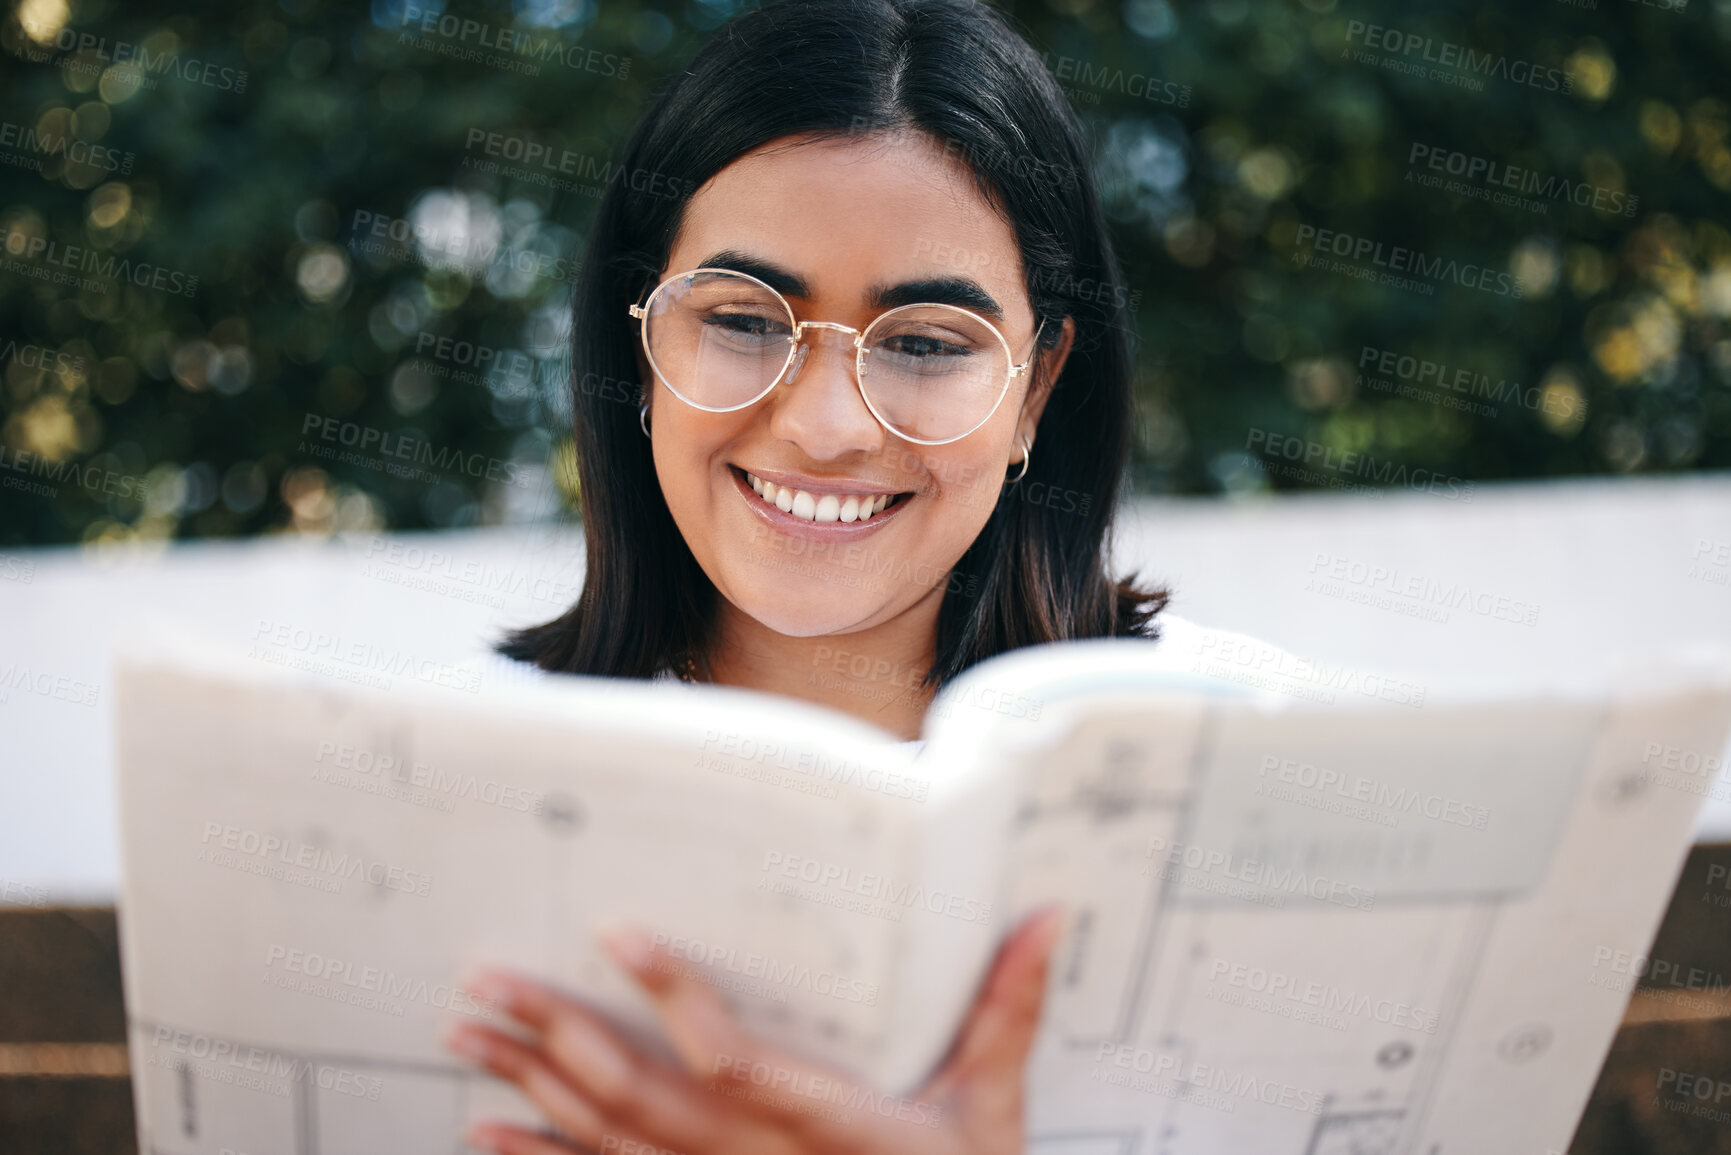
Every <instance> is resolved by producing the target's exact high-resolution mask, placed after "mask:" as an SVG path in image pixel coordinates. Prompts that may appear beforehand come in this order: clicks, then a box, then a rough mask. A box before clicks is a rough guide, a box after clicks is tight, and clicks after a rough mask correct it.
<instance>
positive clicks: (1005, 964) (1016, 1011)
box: [925, 906, 1065, 1112]
mask: <svg viewBox="0 0 1731 1155" xmlns="http://www.w3.org/2000/svg"><path fill="white" fill-rule="evenodd" d="M1064 922H1065V919H1064V912H1063V910H1061V909H1060V908H1058V907H1055V906H1054V907H1047V908H1046V909H1044V910H1041V911H1039V912H1038V913H1036V914H1035V915H1033V916H1032V917H1030V918H1029V919H1028V920H1027V921H1026V922H1024V923H1023V924H1022V925H1021V926H1020V927H1018V928H1017V929H1016V930H1015V932H1014V933H1013V934H1011V935H1010V937H1009V938H1008V939H1006V940H1005V941H1004V945H1003V946H1002V947H1000V948H999V949H998V956H997V958H996V959H994V960H993V962H992V969H991V970H990V971H989V972H988V973H987V975H986V981H985V983H984V985H983V986H982V987H981V990H980V995H979V997H978V998H977V999H975V1000H974V1005H973V1008H972V1009H971V1010H970V1011H969V1012H968V1017H967V1018H966V1019H965V1020H964V1021H963V1023H962V1028H961V1030H960V1031H959V1032H958V1033H957V1035H956V1044H955V1046H954V1048H952V1050H951V1052H950V1058H949V1060H948V1061H947V1062H946V1063H945V1064H944V1066H943V1069H942V1070H940V1071H939V1072H938V1073H937V1075H935V1076H934V1077H933V1078H932V1080H931V1082H930V1083H929V1084H928V1085H927V1087H926V1092H925V1093H926V1094H927V1095H928V1096H930V1097H932V1098H938V1097H941V1096H945V1095H949V1094H953V1093H954V1092H955V1091H956V1090H957V1089H958V1085H959V1084H962V1083H968V1082H978V1081H980V1080H981V1076H982V1075H986V1074H991V1075H993V1076H998V1077H995V1078H993V1079H990V1080H987V1082H989V1083H990V1084H991V1085H992V1087H993V1089H994V1090H998V1089H1002V1090H1006V1091H1013V1093H1014V1097H1015V1103H1014V1107H1015V1109H1016V1110H1017V1111H1018V1112H1019V1111H1020V1109H1021V1090H1022V1066H1023V1064H1024V1063H1025V1062H1026V1061H1027V1058H1028V1049H1029V1048H1030V1047H1031V1046H1033V1042H1034V1032H1035V1030H1037V1029H1038V1027H1039V1025H1040V1006H1041V1004H1042V1003H1043V1002H1044V1001H1045V997H1046V973H1047V971H1048V970H1049V969H1050V966H1051V960H1052V951H1053V948H1054V947H1055V946H1056V945H1057V943H1058V940H1059V938H1060V937H1061V936H1062V934H1063V931H1064ZM1003 1076H1009V1077H1008V1078H1005V1077H1003ZM976 1089H977V1090H985V1087H983V1086H982V1087H980V1088H976ZM994 1097H995V1096H994Z"/></svg>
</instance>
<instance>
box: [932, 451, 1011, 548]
mask: <svg viewBox="0 0 1731 1155" xmlns="http://www.w3.org/2000/svg"><path fill="white" fill-rule="evenodd" d="M927 470H928V472H929V473H930V475H931V477H932V480H933V482H934V485H933V489H932V492H931V495H930V496H931V499H932V500H931V505H930V509H931V519H932V522H933V526H932V528H933V529H934V531H935V536H938V537H940V538H941V539H942V540H944V541H946V542H960V544H961V546H962V548H964V549H965V548H966V547H967V546H968V545H970V544H972V542H973V539H974V538H975V537H977V536H979V532H980V530H981V528H983V527H984V526H985V524H986V521H987V519H988V518H990V517H991V515H992V508H993V506H995V505H997V503H998V498H999V497H1000V496H1001V494H1002V491H1003V477H1002V476H1001V475H1000V471H999V469H998V467H997V459H996V458H995V457H992V456H987V455H983V454H979V453H972V454H967V455H962V454H948V455H945V456H944V457H942V458H935V459H929V460H928V462H927Z"/></svg>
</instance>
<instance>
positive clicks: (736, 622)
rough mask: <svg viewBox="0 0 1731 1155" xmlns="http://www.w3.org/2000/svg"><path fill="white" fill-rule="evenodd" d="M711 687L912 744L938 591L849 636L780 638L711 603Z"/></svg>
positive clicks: (926, 699)
mask: <svg viewBox="0 0 1731 1155" xmlns="http://www.w3.org/2000/svg"><path fill="white" fill-rule="evenodd" d="M718 601H719V606H720V613H719V615H718V618H717V622H716V625H717V629H716V640H715V644H714V646H712V647H711V649H710V651H709V653H708V654H707V655H706V657H707V662H708V673H709V678H710V680H711V681H713V682H715V683H717V684H719V685H724V686H739V687H742V688H744V689H749V690H762V691H764V692H766V693H771V694H781V695H784V696H786V697H789V698H798V699H800V700H801V701H805V702H812V703H814V704H816V705H819V706H828V707H829V708H830V709H833V710H839V711H841V712H842V713H844V714H849V715H851V716H853V717H855V718H860V719H862V720H864V721H867V722H870V723H871V724H872V725H874V726H879V727H882V728H883V729H885V730H888V731H889V732H890V733H892V734H895V735H897V736H898V737H900V738H903V739H911V738H918V737H919V736H920V721H921V719H922V718H924V716H925V712H926V707H927V706H929V705H931V700H932V691H931V689H930V688H929V687H927V686H925V685H923V684H922V681H923V679H924V678H925V674H926V671H927V670H928V669H930V668H931V665H932V662H933V661H934V660H935V659H936V657H937V626H938V610H939V608H940V607H941V605H942V604H943V599H942V590H941V589H938V590H933V591H932V592H931V594H930V595H928V596H926V597H924V598H922V599H921V600H920V601H919V602H918V603H916V604H915V605H913V606H911V607H909V608H908V609H907V610H906V611H904V612H902V613H900V614H897V615H896V616H895V617H894V618H891V619H890V620H889V621H887V622H884V623H882V624H881V625H877V626H872V627H869V628H867V629H863V630H857V631H855V632H853V633H849V634H826V635H824V636H822V637H811V638H797V637H790V636H788V635H787V634H780V633H777V632H776V631H774V630H772V629H770V628H769V627H768V626H766V625H764V624H763V623H762V622H760V621H758V620H757V619H755V618H753V617H750V616H748V615H746V614H743V613H741V612H740V611H739V610H738V609H737V608H735V607H734V605H733V604H732V603H731V602H729V601H728V600H727V599H726V598H720V599H718Z"/></svg>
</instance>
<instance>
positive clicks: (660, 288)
mask: <svg viewBox="0 0 1731 1155" xmlns="http://www.w3.org/2000/svg"><path fill="white" fill-rule="evenodd" d="M700 273H725V274H726V275H728V276H730V277H739V278H741V279H743V280H746V281H749V282H751V283H752V284H754V285H756V286H758V287H759V288H761V289H763V291H764V292H766V293H768V294H770V295H771V296H772V297H774V298H775V299H776V300H777V301H779V302H781V307H782V308H783V309H784V310H786V312H787V319H788V323H789V324H790V326H791V327H792V330H793V336H792V338H791V339H790V340H789V341H788V343H787V356H786V358H785V359H783V361H782V363H781V367H780V368H779V369H777V370H776V371H775V376H774V377H773V378H771V379H770V382H769V384H768V385H766V386H765V387H764V388H763V391H762V392H760V393H758V394H757V396H755V397H752V398H751V399H750V400H748V401H741V402H740V403H739V404H737V405H704V404H702V403H701V402H698V401H693V400H692V399H691V398H689V397H687V396H685V394H683V393H681V392H680V391H679V390H678V389H677V388H676V387H675V386H674V384H673V382H671V381H669V380H668V379H667V375H666V374H665V373H663V372H662V371H661V366H659V365H657V364H656V363H655V353H654V352H653V351H652V350H651V349H650V347H649V324H648V322H649V315H650V312H651V310H652V309H654V307H655V301H656V298H657V297H659V296H661V294H662V293H664V292H666V291H667V289H668V288H669V286H671V285H673V283H674V282H676V281H680V280H683V279H685V278H687V277H695V276H697V275H698V274H700ZM934 308H937V309H953V310H955V311H956V312H958V313H962V314H965V315H966V316H968V317H970V318H971V319H973V320H974V321H977V322H978V323H980V324H981V325H984V326H985V327H986V328H987V329H988V330H990V331H991V334H992V336H994V337H996V338H997V339H998V344H999V345H1000V346H1002V347H1003V350H1004V362H1005V364H1007V365H1008V366H1009V371H1008V372H1006V373H1005V374H1004V384H1003V387H1002V388H1001V389H999V390H998V396H997V400H995V401H993V402H992V407H991V408H990V409H988V410H987V411H986V413H985V415H984V416H982V417H981V418H980V419H979V420H978V421H976V422H974V424H973V425H971V426H969V427H968V428H967V429H966V430H964V431H963V432H961V433H958V434H956V435H955V436H953V437H943V438H938V439H935V440H933V439H930V438H923V437H910V436H908V435H907V434H906V433H903V432H902V431H901V430H899V429H897V428H896V427H895V426H893V425H891V424H890V423H889V421H888V420H887V419H886V418H885V417H884V415H883V414H882V413H880V412H879V411H878V408H877V406H876V405H874V404H873V403H872V399H871V395H870V394H869V393H867V392H866V389H865V382H864V381H863V379H862V378H863V375H864V369H865V359H866V353H867V352H868V350H867V348H866V346H867V339H868V338H869V337H870V336H871V333H872V331H873V330H874V329H876V328H877V327H878V326H879V325H880V324H882V323H883V322H884V320H885V319H886V318H890V317H895V316H897V315H898V314H904V313H906V312H908V311H910V310H914V309H934ZM627 312H628V313H629V314H630V315H631V316H632V317H635V318H636V319H637V320H638V321H639V322H640V324H639V326H638V337H639V340H640V341H641V342H642V344H643V355H644V356H645V357H646V358H648V360H649V367H650V368H651V369H653V370H654V371H655V376H656V377H657V378H658V379H659V380H660V381H661V383H662V384H663V385H665V386H666V387H667V391H668V392H669V393H672V394H673V395H674V396H675V397H677V398H679V399H680V400H681V401H683V402H685V404H687V405H689V406H691V407H692V408H693V409H701V410H703V411H704V412H705V413H736V412H738V411H739V410H741V409H747V408H749V407H751V406H753V405H756V404H757V403H758V402H759V401H762V400H763V399H764V398H765V397H767V396H769V395H770V394H771V393H773V392H774V391H775V387H776V386H777V385H780V384H781V383H782V380H783V379H784V378H785V377H786V376H787V370H788V366H790V365H792V364H793V359H794V357H795V356H796V355H797V354H798V353H799V351H800V347H801V345H802V344H803V343H804V340H805V331H806V330H807V329H829V330H833V331H834V332H838V333H851V334H853V342H852V343H853V348H854V372H853V383H854V388H855V389H857V390H859V395H860V400H861V401H864V402H865V407H866V409H868V410H869V411H870V412H871V415H872V417H873V418H874V419H876V421H877V423H878V424H879V425H881V426H883V427H884V429H885V430H886V431H888V432H889V433H891V434H893V435H894V436H896V437H899V438H901V439H902V440H903V441H907V442H910V443H912V444H914V445H949V444H951V443H953V442H956V441H960V440H961V439H962V438H964V437H967V436H968V435H970V434H972V433H974V432H976V431H977V430H978V429H979V428H980V427H981V426H982V425H984V424H985V423H986V422H988V421H990V420H991V419H992V415H993V414H994V413H996V412H997V411H998V408H999V407H1000V406H1001V405H1003V403H1004V398H1005V397H1007V396H1009V394H1010V382H1012V381H1014V380H1015V379H1016V378H1018V377H1021V376H1024V375H1025V374H1026V373H1027V372H1028V368H1029V366H1031V365H1032V364H1033V363H1034V358H1035V357H1036V356H1037V355H1038V354H1039V351H1040V333H1041V331H1042V330H1044V329H1045V327H1046V320H1045V318H1043V317H1042V318H1041V319H1040V323H1039V325H1037V326H1036V327H1035V329H1034V337H1033V342H1032V344H1033V348H1032V349H1030V350H1029V352H1028V356H1027V359H1026V360H1024V361H1022V362H1021V363H1020V364H1018V363H1017V362H1016V358H1015V354H1014V353H1013V352H1012V351H1011V349H1010V342H1009V341H1008V340H1007V339H1006V338H1005V337H1004V334H1003V332H1002V331H1001V330H1000V329H999V328H998V327H997V326H996V325H994V324H992V322H991V321H989V320H987V319H986V318H984V317H982V316H980V315H979V314H978V313H976V312H974V311H973V310H971V309H964V308H962V307H961V306H960V305H947V304H940V303H937V302H933V303H921V302H915V303H913V304H908V305H898V306H897V307H895V308H893V309H888V310H885V311H884V312H882V313H879V314H878V315H877V316H876V317H874V318H873V319H872V321H871V323H870V324H868V325H867V326H866V327H865V328H864V329H856V328H854V327H853V326H852V325H843V324H839V323H838V322H835V321H801V320H800V319H799V318H798V317H796V316H795V315H794V312H793V306H792V305H791V304H789V303H788V300H787V298H786V297H784V296H782V295H781V294H780V293H779V292H777V291H776V290H775V289H774V288H772V287H771V286H769V285H766V284H764V283H763V282H762V281H760V280H758V279H757V278H756V277H754V276H751V275H750V274H749V273H741V272H738V271H737V270H734V269H717V268H701V269H688V270H686V271H685V272H683V273H674V274H673V275H672V276H670V277H668V278H667V279H666V280H664V281H662V282H661V283H660V284H659V285H656V286H655V288H654V289H652V290H651V291H650V293H649V296H648V297H646V298H645V299H644V301H643V303H642V304H641V305H632V306H630V307H629V309H628V310H627ZM809 355H810V352H809V348H808V351H807V356H809Z"/></svg>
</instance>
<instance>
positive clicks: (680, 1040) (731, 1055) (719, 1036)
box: [601, 927, 786, 1079]
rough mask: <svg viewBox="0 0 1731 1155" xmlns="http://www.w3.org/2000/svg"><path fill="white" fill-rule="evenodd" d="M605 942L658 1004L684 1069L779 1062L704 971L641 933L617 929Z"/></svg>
mask: <svg viewBox="0 0 1731 1155" xmlns="http://www.w3.org/2000/svg"><path fill="white" fill-rule="evenodd" d="M601 941H602V943H603V944H604V945H605V946H606V947H607V949H608V952H609V953H611V954H612V955H613V957H614V958H615V959H616V960H617V961H618V962H619V964H620V965H621V966H622V967H624V968H625V969H626V971H627V972H628V973H629V974H630V975H631V977H632V978H633V979H635V980H636V982H637V984H638V985H639V986H640V987H642V988H643V990H644V992H645V993H646V994H648V996H649V997H650V999H651V1000H653V1001H654V1003H655V1009H656V1011H657V1012H658V1013H659V1014H660V1016H661V1022H662V1025H663V1026H664V1027H665V1028H666V1029H667V1037H668V1041H669V1042H670V1043H672V1045H673V1050H674V1053H675V1054H677V1055H678V1056H679V1060H680V1062H681V1063H683V1064H684V1066H685V1069H686V1070H687V1071H689V1072H690V1073H691V1074H693V1075H695V1076H696V1077H698V1078H700V1079H713V1078H714V1077H715V1076H716V1074H717V1072H719V1071H720V1070H722V1069H723V1068H724V1067H726V1066H729V1065H731V1064H733V1063H736V1062H751V1061H754V1060H755V1061H776V1062H782V1063H784V1065H786V1061H785V1060H784V1059H782V1057H781V1056H779V1055H774V1054H772V1053H771V1052H770V1049H769V1048H767V1047H765V1046H764V1045H763V1044H762V1043H759V1042H758V1041H757V1040H755V1039H754V1038H752V1037H751V1036H750V1035H749V1034H747V1033H746V1031H745V1030H744V1028H742V1027H741V1026H740V1025H739V1020H738V1019H736V1018H735V1017H734V1015H733V1012H732V1010H730V1009H729V1008H728V1006H727V1003H726V1001H725V1000H724V999H722V997H721V994H720V992H718V991H717V990H716V989H715V988H714V987H712V986H710V985H709V984H707V983H705V982H703V981H702V979H701V973H700V972H699V971H698V970H697V969H696V968H695V967H692V966H690V965H688V964H686V963H682V962H680V961H678V960H676V959H667V958H663V957H662V956H661V955H659V954H657V953H656V952H655V950H654V949H653V947H652V946H651V943H650V940H649V938H648V937H647V936H645V935H644V934H643V933H642V932H641V931H638V930H636V929H634V928H630V927H616V928H611V929H609V930H607V931H606V932H604V933H603V934H602V936H601Z"/></svg>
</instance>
